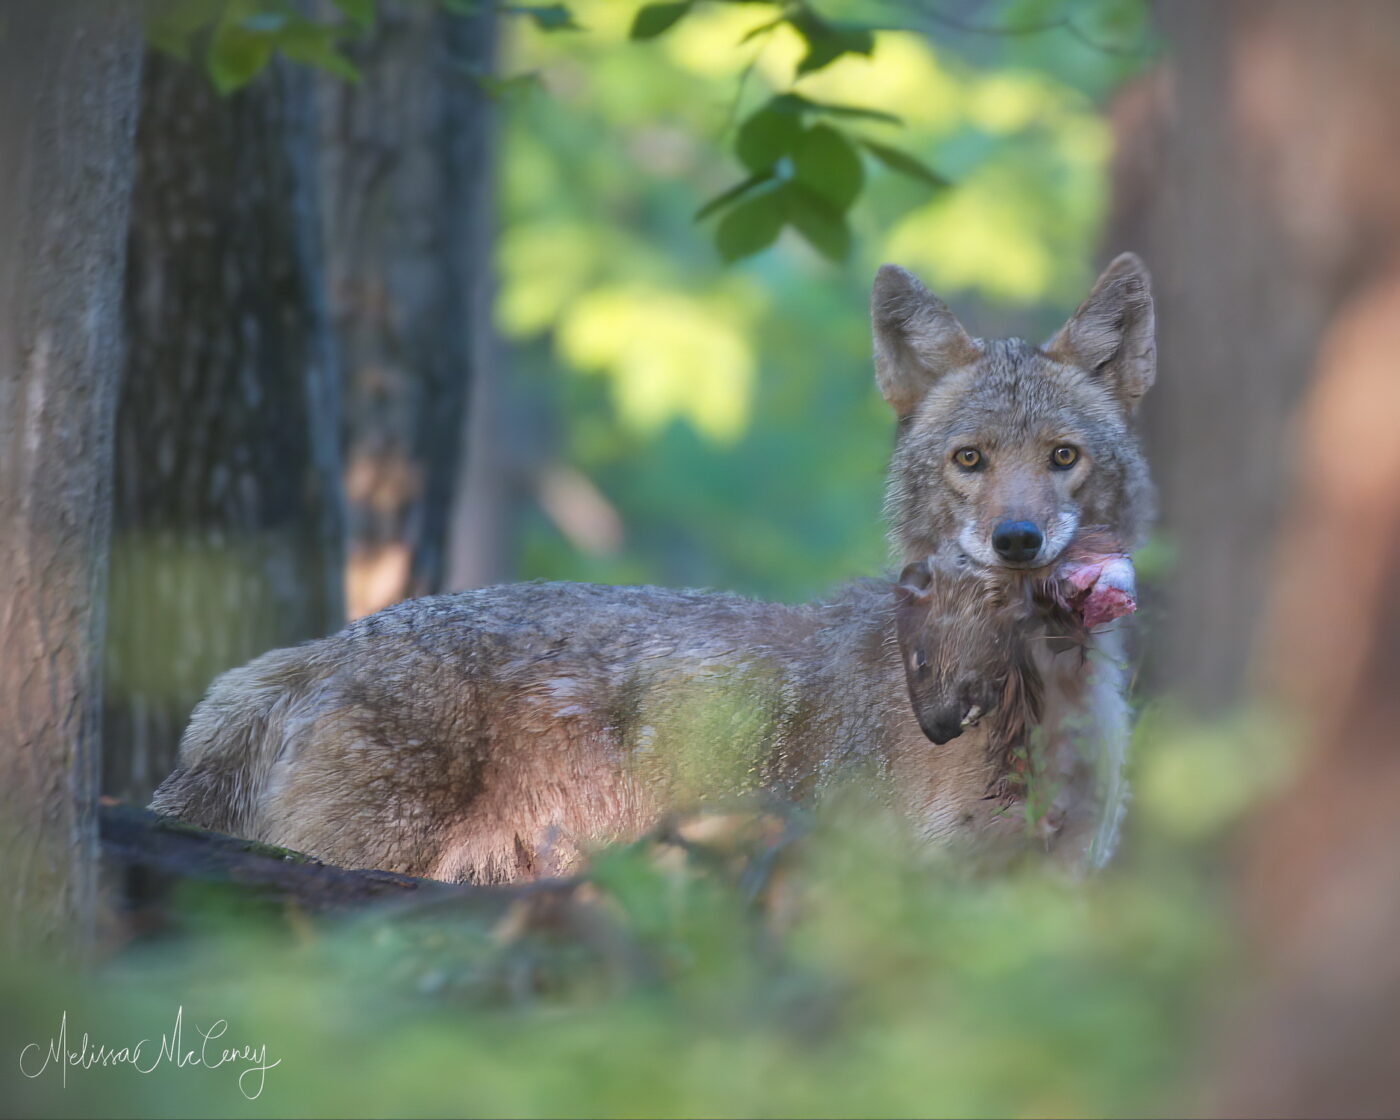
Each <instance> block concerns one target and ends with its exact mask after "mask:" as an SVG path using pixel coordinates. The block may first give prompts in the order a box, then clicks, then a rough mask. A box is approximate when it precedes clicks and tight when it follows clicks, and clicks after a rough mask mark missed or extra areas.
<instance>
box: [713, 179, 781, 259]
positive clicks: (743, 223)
mask: <svg viewBox="0 0 1400 1120" xmlns="http://www.w3.org/2000/svg"><path fill="white" fill-rule="evenodd" d="M784 201H785V196H784V192H783V191H782V189H779V190H773V191H768V192H767V193H765V194H760V195H755V196H754V197H752V198H746V199H745V200H744V201H743V202H740V203H739V204H738V205H737V206H735V207H734V208H733V209H732V210H730V211H729V213H727V214H726V215H725V216H724V217H723V218H722V219H721V220H720V223H719V227H718V228H717V229H716V230H715V246H716V247H717V248H718V249H719V255H720V256H721V257H722V258H723V259H724V261H725V262H726V263H729V262H731V261H737V260H739V259H740V258H741V257H750V256H752V255H753V254H754V253H757V252H760V251H762V250H764V249H766V248H768V246H769V245H771V244H773V242H774V241H776V240H777V239H778V234H779V233H781V232H782V228H783V221H784V219H785V218H786V217H787V213H786V207H785V205H784Z"/></svg>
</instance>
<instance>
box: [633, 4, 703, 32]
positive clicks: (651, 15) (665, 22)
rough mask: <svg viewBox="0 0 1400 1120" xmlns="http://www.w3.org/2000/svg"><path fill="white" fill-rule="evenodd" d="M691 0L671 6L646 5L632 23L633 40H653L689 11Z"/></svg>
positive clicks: (639, 10)
mask: <svg viewBox="0 0 1400 1120" xmlns="http://www.w3.org/2000/svg"><path fill="white" fill-rule="evenodd" d="M691 5H692V0H678V2H677V3H673V4H648V5H647V6H646V7H644V8H640V9H638V11H637V15H636V18H635V19H634V20H633V21H632V31H631V37H632V38H633V39H655V38H656V37H657V36H658V35H660V34H661V33H662V32H664V31H666V30H667V29H669V28H670V27H671V25H672V24H674V23H675V22H676V21H677V20H678V19H680V18H681V16H683V15H685V13H686V12H688V11H690V9H691Z"/></svg>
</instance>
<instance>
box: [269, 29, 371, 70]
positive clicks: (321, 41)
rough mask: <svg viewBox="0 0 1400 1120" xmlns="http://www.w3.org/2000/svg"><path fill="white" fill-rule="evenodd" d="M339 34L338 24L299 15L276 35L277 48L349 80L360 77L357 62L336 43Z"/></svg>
mask: <svg viewBox="0 0 1400 1120" xmlns="http://www.w3.org/2000/svg"><path fill="white" fill-rule="evenodd" d="M338 37H339V31H338V29H337V28H335V27H331V26H328V25H326V24H321V23H312V22H311V21H310V20H305V19H298V20H295V21H294V22H293V23H291V24H289V25H288V26H287V27H286V29H285V30H283V31H281V32H279V33H278V34H277V35H276V36H275V37H274V38H275V41H276V43H277V47H278V49H280V50H281V52H282V53H283V54H284V55H286V56H287V57H288V58H290V59H291V60H292V61H293V62H300V63H302V64H304V65H306V66H315V67H318V68H319V69H321V70H325V71H326V72H327V73H330V74H334V75H336V76H337V77H340V78H345V79H346V80H347V81H351V82H355V81H359V78H360V72H359V71H358V70H357V69H355V64H354V63H353V62H351V61H350V60H349V59H348V58H346V57H345V56H344V55H343V54H341V53H340V49H339V47H338V46H337V45H336V40H337V38H338Z"/></svg>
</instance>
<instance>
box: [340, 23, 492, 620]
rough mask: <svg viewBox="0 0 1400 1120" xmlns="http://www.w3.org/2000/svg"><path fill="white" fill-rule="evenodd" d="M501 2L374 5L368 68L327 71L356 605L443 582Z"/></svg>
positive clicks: (473, 367) (480, 312)
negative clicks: (354, 78) (482, 80)
mask: <svg viewBox="0 0 1400 1120" xmlns="http://www.w3.org/2000/svg"><path fill="white" fill-rule="evenodd" d="M493 39H494V13H493V12H492V11H491V10H490V9H489V6H483V8H482V9H481V11H480V12H479V14H476V15H473V16H469V17H467V16H461V15H457V14H453V13H451V12H448V11H446V10H443V9H442V8H440V7H438V6H433V5H424V4H416V3H409V2H403V0H400V2H396V3H384V4H381V5H380V6H379V8H378V23H377V25H376V28H375V30H374V33H373V35H372V36H371V37H370V38H369V39H368V41H366V42H365V43H364V44H363V45H361V46H360V47H358V48H357V49H356V50H355V51H354V52H353V53H354V57H355V62H356V64H357V65H358V66H359V68H360V71H361V74H362V78H361V80H360V81H359V82H357V83H354V84H349V83H346V82H343V81H339V80H337V79H333V78H325V79H323V80H322V82H321V97H322V109H323V112H322V121H323V134H322V144H321V151H322V161H323V162H322V167H323V180H324V183H325V186H326V200H327V206H326V215H325V217H326V238H325V241H326V245H327V250H328V262H329V275H330V290H331V293H332V303H333V308H334V316H335V323H336V327H337V334H338V338H339V340H340V344H341V347H342V352H343V354H344V356H345V376H346V380H345V397H346V446H347V462H346V493H347V497H348V499H349V539H350V557H349V580H348V584H347V587H348V591H349V598H350V607H351V612H352V613H353V614H363V613H368V612H369V611H372V610H376V609H378V608H379V607H381V606H384V605H386V604H387V603H391V602H394V601H397V600H398V599H402V598H404V597H405V596H410V595H425V594H431V593H433V592H436V591H439V590H441V589H442V587H443V583H444V576H445V571H446V564H447V550H448V538H449V521H450V517H451V513H452V509H453V492H454V488H455V487H456V486H457V484H458V476H459V470H460V460H461V457H462V446H463V435H464V431H465V425H466V415H467V405H468V400H469V394H470V390H471V385H472V382H473V380H474V379H475V378H476V377H477V376H478V374H479V366H480V363H481V361H482V357H483V346H484V345H487V344H488V343H487V341H486V340H487V339H488V338H489V332H490V318H489V308H488V306H487V296H486V290H487V285H488V282H489V276H490V253H491V239H490V230H491V213H490V200H491V191H490V184H491V178H492V153H491V148H492V144H491V140H492V136H491V132H492V116H493V113H492V107H491V103H490V99H489V98H488V97H487V96H486V95H485V94H484V93H483V91H482V88H481V85H480V84H479V83H478V82H477V81H476V80H474V76H475V75H479V76H487V75H489V74H490V71H491V66H492V54H493Z"/></svg>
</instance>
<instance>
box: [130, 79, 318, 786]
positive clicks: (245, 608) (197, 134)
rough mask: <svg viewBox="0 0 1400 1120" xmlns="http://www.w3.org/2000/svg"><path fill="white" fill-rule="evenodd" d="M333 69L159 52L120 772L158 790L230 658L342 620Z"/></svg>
mask: <svg viewBox="0 0 1400 1120" xmlns="http://www.w3.org/2000/svg"><path fill="white" fill-rule="evenodd" d="M313 95H314V79H313V78H312V76H311V75H310V73H309V72H308V71H307V70H306V69H305V68H304V67H293V66H290V65H286V64H282V63H275V64H273V65H272V66H270V67H269V69H268V70H267V71H266V72H264V73H263V74H262V75H261V76H260V77H259V78H258V79H257V80H256V81H254V82H253V83H252V84H251V85H250V86H248V87H247V88H246V89H244V90H242V91H240V92H238V93H236V94H234V95H233V96H230V97H221V96H220V95H218V94H217V93H216V92H215V91H214V90H213V89H212V87H211V86H210V84H209V82H208V79H207V78H206V77H205V76H204V74H203V73H202V72H201V71H200V69H199V68H198V67H195V66H191V65H188V64H185V63H181V62H176V61H173V60H171V59H169V58H166V57H164V56H161V55H158V54H155V53H152V54H151V55H150V56H149V57H148V59H147V66H146V73H145V78H144V81H143V84H142V91H141V96H142V116H141V123H140V128H139V130H138V136H137V170H136V186H135V193H134V201H133V213H132V221H131V226H130V267H129V272H128V279H127V286H126V331H127V339H128V348H127V362H126V380H125V382H124V384H123V388H122V394H121V399H120V403H119V407H118V420H117V460H116V494H115V539H114V544H113V558H112V577H111V603H112V613H111V627H110V633H109V640H108V645H107V651H108V670H109V685H108V692H107V708H106V731H107V735H108V744H109V745H108V754H107V767H106V771H105V783H104V784H105V789H106V791H107V792H108V793H111V794H115V795H118V796H123V797H128V798H131V799H133V800H136V801H138V802H144V800H145V799H146V798H147V797H148V796H149V794H150V792H151V790H152V789H153V788H154V786H155V785H156V784H158V783H159V782H160V781H161V779H163V778H164V777H165V775H166V774H167V773H168V772H169V770H170V768H171V766H172V765H173V763H174V759H175V753H176V748H177V745H178V742H179V737H180V733H181V730H182V729H183V727H184V724H185V721H186V719H187V717H188V715H189V712H190V709H191V708H192V707H193V706H194V704H195V703H196V702H197V701H198V700H199V698H200V696H201V695H202V694H203V692H204V690H205V689H206V688H207V687H208V685H209V682H210V681H211V680H212V679H213V678H214V677H215V676H216V675H217V674H218V673H220V672H222V671H223V670H225V669H228V668H230V667H232V666H235V665H239V664H242V663H243V662H245V661H247V660H248V659H249V658H251V657H254V656H256V655H257V654H259V653H262V652H264V651H265V650H268V649H271V648H273V647H276V646H285V645H290V644H292V643H295V642H299V641H302V640H305V639H307V638H312V637H316V636H318V635H321V634H324V633H326V632H327V631H330V630H333V629H335V627H336V626H338V625H339V624H340V622H341V620H342V616H343V609H342V573H343V560H342V554H343V549H342V540H341V533H342V514H341V500H340V489H339V487H340V470H339V437H338V424H339V419H338V418H339V410H338V400H337V397H338V386H337V379H336V363H335V361H334V347H333V344H332V338H331V331H330V324H329V317H328V314H327V310H326V307H325V298H324V288H323V272H322V266H321V259H322V258H321V247H320V242H319V236H320V228H319V213H320V211H319V199H318V192H317V184H316V171H317V168H316V163H315V158H314V157H315V151H316V148H315V134H316V133H315V120H314V108H315V106H314V100H313Z"/></svg>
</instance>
